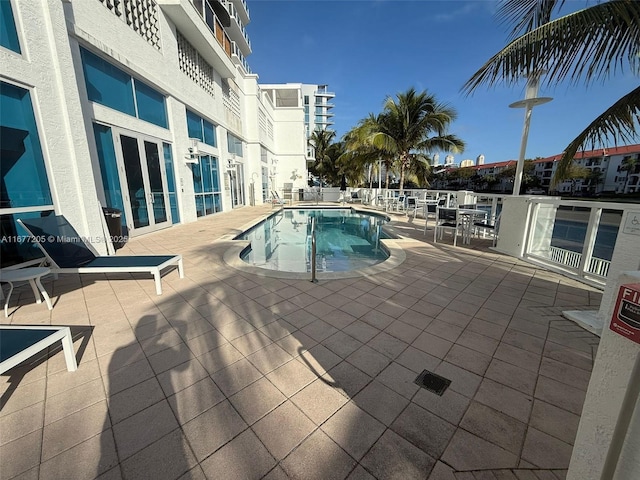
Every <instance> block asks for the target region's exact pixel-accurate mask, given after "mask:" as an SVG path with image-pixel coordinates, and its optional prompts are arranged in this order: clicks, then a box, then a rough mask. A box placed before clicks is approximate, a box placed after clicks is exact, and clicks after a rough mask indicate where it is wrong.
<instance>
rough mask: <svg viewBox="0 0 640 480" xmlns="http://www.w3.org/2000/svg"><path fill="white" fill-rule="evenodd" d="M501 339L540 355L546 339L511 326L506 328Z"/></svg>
mask: <svg viewBox="0 0 640 480" xmlns="http://www.w3.org/2000/svg"><path fill="white" fill-rule="evenodd" d="M501 341H502V342H504V343H508V344H509V345H512V346H514V347H518V348H521V349H523V350H527V351H529V352H531V353H534V354H536V355H540V354H541V353H542V350H543V349H544V346H545V341H544V340H543V339H542V338H540V337H535V336H533V335H529V334H527V333H524V332H520V331H518V330H513V329H510V328H508V329H507V330H505V332H504V335H503V336H502V339H501Z"/></svg>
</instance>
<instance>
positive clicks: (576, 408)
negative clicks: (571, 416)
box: [534, 376, 585, 415]
mask: <svg viewBox="0 0 640 480" xmlns="http://www.w3.org/2000/svg"><path fill="white" fill-rule="evenodd" d="M534 396H535V398H537V399H540V400H543V401H545V402H547V403H550V404H552V405H555V406H556V407H560V408H563V409H564V410H569V411H570V412H572V413H575V414H577V415H580V414H581V413H582V405H583V404H584V399H585V392H584V391H583V390H580V389H578V388H574V387H571V386H569V385H566V384H564V383H560V382H557V381H556V380H552V379H550V378H547V377H543V376H540V377H538V384H537V385H536V392H535V395H534Z"/></svg>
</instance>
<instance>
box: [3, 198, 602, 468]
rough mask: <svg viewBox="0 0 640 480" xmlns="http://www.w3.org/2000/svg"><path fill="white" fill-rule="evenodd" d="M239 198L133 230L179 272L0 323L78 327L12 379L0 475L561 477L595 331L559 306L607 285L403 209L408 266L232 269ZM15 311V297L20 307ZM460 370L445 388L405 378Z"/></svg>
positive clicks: (23, 308) (54, 291) (60, 292)
mask: <svg viewBox="0 0 640 480" xmlns="http://www.w3.org/2000/svg"><path fill="white" fill-rule="evenodd" d="M269 210H270V208H269V207H264V206H261V207H253V208H249V207H246V208H242V209H239V210H236V211H234V212H231V213H223V214H219V215H215V216H213V217H211V218H207V219H203V220H200V221H198V222H196V223H193V224H189V225H183V226H179V227H176V228H172V229H169V230H166V231H163V232H159V233H155V234H150V235H147V236H144V237H142V238H139V239H134V240H132V241H130V242H129V244H128V245H127V247H126V248H125V249H123V251H122V253H127V252H128V253H147V252H152V253H181V254H183V256H184V259H185V273H186V278H184V279H182V280H181V279H179V278H178V274H177V272H175V271H174V272H171V273H169V274H168V275H167V276H166V277H165V278H164V279H163V288H164V294H163V295H162V296H156V295H155V290H154V284H153V281H152V280H151V279H148V278H143V277H136V278H135V279H134V278H132V277H131V276H130V275H121V276H119V277H118V278H116V277H114V276H110V277H109V279H108V280H106V279H105V277H104V276H103V275H101V276H95V277H90V276H88V275H83V276H81V277H79V276H73V275H71V276H67V277H61V278H60V279H59V280H57V281H55V282H53V281H52V280H47V281H45V282H44V283H45V286H46V287H47V290H48V291H49V293H50V294H51V296H52V300H53V301H54V305H55V306H54V309H53V310H52V311H51V312H49V311H47V309H46V307H44V306H43V305H36V304H35V303H34V300H33V297H32V293H31V290H30V289H28V288H27V289H21V290H20V291H19V293H20V294H19V295H17V294H14V295H15V297H12V310H14V313H13V314H12V316H11V317H10V318H9V319H3V320H2V321H3V322H11V323H16V324H57V325H70V326H72V327H74V329H73V330H74V332H75V333H76V334H77V340H76V343H75V347H76V351H77V352H78V360H79V369H78V370H77V371H76V372H74V373H69V372H67V371H66V369H65V364H64V359H63V355H62V354H61V353H57V354H55V355H52V356H51V357H50V358H49V359H48V360H47V359H45V360H41V361H40V362H39V363H38V364H37V365H35V366H33V365H32V366H27V367H20V368H16V369H14V370H12V371H10V372H7V373H5V374H4V375H3V376H2V378H1V384H2V386H1V390H0V392H1V394H2V404H1V407H2V410H1V411H0V462H1V465H0V476H1V477H2V478H6V479H8V478H14V477H15V478H21V479H30V478H43V479H49V478H55V479H61V478H65V479H66V478H68V479H83V478H94V477H100V478H101V479H116V478H126V479H139V478H152V479H164V478H167V479H168V478H185V479H186V478H194V479H201V478H209V479H225V480H226V479H235V478H237V479H252V478H256V479H259V478H268V479H278V478H300V479H312V478H318V479H343V478H349V479H365V478H379V479H387V478H396V479H402V480H408V479H413V478H421V479H430V480H434V479H443V480H444V479H447V480H455V479H457V480H472V479H478V480H480V479H520V480H523V479H532V480H534V479H540V480H543V479H554V478H564V476H565V475H566V469H567V467H568V463H569V458H570V455H571V449H572V444H573V440H574V437H575V433H576V428H577V425H578V421H579V415H580V412H581V409H582V403H583V401H584V396H585V391H586V388H587V383H588V381H589V375H590V370H591V368H592V364H593V359H594V356H595V351H596V347H597V343H598V339H597V337H595V336H593V335H591V334H589V333H587V332H585V331H583V330H581V329H580V328H578V327H576V326H575V325H573V324H572V323H570V322H568V321H566V320H564V319H563V318H562V316H561V315H560V312H561V311H562V310H563V309H567V308H568V309H573V310H575V309H580V308H588V307H590V308H592V309H593V308H596V307H597V305H598V303H599V301H600V297H601V295H600V293H599V292H598V291H596V290H594V289H592V288H590V287H587V286H585V285H582V284H579V283H577V282H574V281H572V280H569V279H567V278H564V277H562V276H559V275H556V274H553V273H549V272H547V271H544V270H541V269H537V268H534V267H532V266H531V265H528V264H525V263H522V262H519V261H517V260H515V259H513V258H510V257H505V256H501V255H497V254H495V253H493V252H490V251H489V250H488V249H487V248H486V247H487V246H488V245H489V243H490V242H489V241H488V240H487V241H483V240H476V241H474V243H473V244H472V247H471V248H470V247H457V248H454V247H452V246H450V245H448V244H442V243H438V244H432V243H430V242H428V241H425V239H427V240H431V239H432V237H431V236H427V237H424V236H423V235H422V226H423V225H424V221H423V220H416V221H415V222H410V221H407V219H406V217H403V216H401V217H398V218H399V221H398V222H397V224H396V230H397V231H399V232H401V233H402V234H403V235H406V236H407V239H406V240H402V242H401V243H402V245H403V248H404V250H405V252H406V255H407V258H406V260H405V261H404V262H403V263H402V264H401V265H400V266H399V267H397V268H395V269H393V270H390V271H388V272H386V273H383V274H378V275H376V276H374V277H359V278H350V279H341V280H330V281H321V282H319V283H317V284H313V283H311V282H309V281H307V280H280V279H274V278H266V277H257V276H252V275H249V274H247V273H242V272H239V271H236V270H233V269H231V268H230V267H228V266H227V265H226V264H225V263H224V262H223V261H222V257H223V254H224V251H225V250H226V249H227V247H228V245H229V242H228V241H216V240H217V239H219V238H220V237H222V236H223V235H226V234H229V233H236V232H239V231H240V230H239V229H240V227H242V226H243V225H245V224H246V223H247V222H250V221H252V220H253V219H255V218H256V217H258V216H261V215H264V214H266V213H268V212H269ZM17 306H19V308H17V309H16V307H17ZM425 369H427V370H430V371H433V372H435V373H437V374H439V375H441V376H444V377H446V378H448V379H450V380H451V381H452V382H451V385H450V387H449V389H448V390H447V391H446V392H445V393H444V395H443V396H442V397H440V396H437V395H435V394H433V393H431V392H429V391H427V390H424V389H421V388H419V387H418V386H417V385H415V384H414V383H413V380H414V379H415V378H416V376H417V375H418V374H419V373H420V372H422V371H423V370H425Z"/></svg>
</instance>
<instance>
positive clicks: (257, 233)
mask: <svg viewBox="0 0 640 480" xmlns="http://www.w3.org/2000/svg"><path fill="white" fill-rule="evenodd" d="M312 219H315V222H316V269H317V271H318V272H347V271H353V270H361V269H363V268H367V267H371V266H374V265H377V264H379V263H381V262H384V261H385V260H387V259H388V258H389V251H388V250H387V248H385V246H384V245H383V244H382V243H381V242H380V240H381V239H385V238H390V237H389V236H388V235H387V234H386V233H385V232H384V231H383V230H382V225H383V224H385V223H386V222H388V221H389V219H388V218H387V217H385V216H382V215H378V214H375V213H365V212H361V211H356V210H353V209H344V208H340V209H336V208H323V209H308V208H304V209H301V208H291V209H282V210H280V211H279V212H277V213H275V214H274V215H271V216H269V217H268V218H267V219H265V220H264V221H263V222H261V223H259V224H258V225H256V226H255V227H253V228H251V229H250V230H249V231H247V232H244V233H242V234H241V235H238V236H237V237H235V239H236V240H248V241H249V242H250V245H249V246H248V247H247V248H245V249H244V250H243V251H242V253H241V254H240V258H241V259H242V261H243V262H245V263H246V264H248V265H251V266H254V267H260V268H264V269H268V270H275V271H279V272H310V271H311V223H312Z"/></svg>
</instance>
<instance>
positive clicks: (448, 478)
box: [428, 461, 457, 480]
mask: <svg viewBox="0 0 640 480" xmlns="http://www.w3.org/2000/svg"><path fill="white" fill-rule="evenodd" d="M428 480H457V479H456V476H455V475H454V473H453V469H452V468H451V467H450V466H448V465H446V464H444V463H442V462H440V461H438V462H436V464H435V466H434V467H433V470H431V475H429V477H428Z"/></svg>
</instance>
